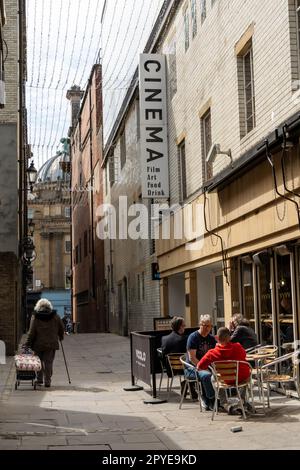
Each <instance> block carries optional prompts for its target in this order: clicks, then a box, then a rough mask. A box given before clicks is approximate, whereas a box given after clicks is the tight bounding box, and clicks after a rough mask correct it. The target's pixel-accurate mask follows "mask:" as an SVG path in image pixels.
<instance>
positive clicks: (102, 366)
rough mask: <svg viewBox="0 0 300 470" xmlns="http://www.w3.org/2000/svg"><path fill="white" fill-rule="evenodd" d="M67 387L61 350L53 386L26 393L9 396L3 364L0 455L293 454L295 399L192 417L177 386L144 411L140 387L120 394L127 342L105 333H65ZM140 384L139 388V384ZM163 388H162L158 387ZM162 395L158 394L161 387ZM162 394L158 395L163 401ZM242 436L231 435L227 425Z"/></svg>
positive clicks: (126, 372) (298, 413)
mask: <svg viewBox="0 0 300 470" xmlns="http://www.w3.org/2000/svg"><path fill="white" fill-rule="evenodd" d="M64 349H65V354H66V357H67V361H68V365H69V371H70V375H71V380H72V383H71V385H69V384H68V379H67V374H66V369H65V365H64V361H63V356H62V353H61V351H58V352H57V355H56V360H55V363H54V376H53V386H52V387H51V389H49V390H46V389H45V388H44V387H41V389H39V390H37V391H34V390H33V389H32V387H31V385H30V382H23V383H22V384H21V385H20V388H19V389H18V390H16V391H15V390H14V366H13V361H12V358H9V363H8V365H7V366H3V365H1V366H0V367H1V378H2V379H4V375H5V374H4V372H3V371H4V370H5V368H6V371H7V372H9V364H11V365H12V367H11V369H10V374H9V376H8V381H7V383H6V386H5V387H3V383H1V386H2V399H1V403H0V422H1V431H0V449H1V450H18V449H19V450H27V449H35V450H43V449H44V450H46V449H48V450H64V449H66V450H99V451H102V450H103V451H104V450H108V451H109V450H139V449H143V450H145V449H147V450H178V449H188V450H195V449H285V450H286V449H299V447H300V445H299V433H300V405H299V401H298V400H294V399H286V398H283V397H281V396H279V395H274V396H272V403H271V406H272V409H271V410H269V411H268V412H267V415H266V416H264V415H263V414H262V411H261V409H260V408H258V412H257V414H256V415H255V416H253V417H251V418H250V419H248V420H247V421H246V422H244V421H242V420H241V418H240V417H239V416H228V415H224V414H220V415H219V416H218V417H216V419H215V421H214V422H211V412H203V413H200V412H199V408H198V404H197V403H196V402H190V401H189V400H186V402H185V403H184V405H183V408H182V409H181V410H179V409H178V405H179V388H175V391H174V393H172V395H171V398H170V401H169V402H168V403H164V404H160V405H145V404H144V403H143V399H145V398H146V397H148V396H149V395H148V394H147V390H148V388H149V387H148V386H147V385H145V390H144V391H140V392H125V391H124V390H123V387H125V386H128V385H129V384H130V354H129V351H130V348H129V340H128V339H126V338H121V337H119V336H115V335H109V334H89V335H87V334H86V335H85V334H82V335H71V336H67V337H66V338H65V341H64ZM141 385H143V384H141ZM164 386H165V384H164ZM164 390H165V389H164ZM164 394H165V392H162V396H164ZM236 425H241V426H242V427H243V431H242V432H239V433H232V432H231V431H230V429H231V428H232V426H236Z"/></svg>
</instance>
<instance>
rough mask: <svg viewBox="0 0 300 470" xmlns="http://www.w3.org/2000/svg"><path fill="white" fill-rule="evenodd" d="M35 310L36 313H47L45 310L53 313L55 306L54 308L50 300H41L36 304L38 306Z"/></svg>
mask: <svg viewBox="0 0 300 470" xmlns="http://www.w3.org/2000/svg"><path fill="white" fill-rule="evenodd" d="M34 310H35V311H36V312H42V311H45V310H47V311H49V312H51V311H52V310H53V306H52V303H51V302H49V300H47V299H40V300H39V301H38V302H37V303H36V305H35V307H34Z"/></svg>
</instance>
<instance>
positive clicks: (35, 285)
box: [28, 152, 71, 317]
mask: <svg viewBox="0 0 300 470" xmlns="http://www.w3.org/2000/svg"><path fill="white" fill-rule="evenodd" d="M65 158H68V156H66V155H65V154H63V153H62V152H58V154H57V155H56V156H55V157H52V158H50V160H48V161H47V162H46V163H44V165H43V166H42V167H41V168H40V170H39V172H38V174H37V182H36V184H35V186H34V190H33V193H32V195H31V196H30V200H29V201H28V219H29V229H31V228H32V231H33V242H34V246H35V251H36V255H37V256H36V259H35V261H34V262H33V282H32V286H30V289H29V292H30V293H35V294H37V293H40V294H41V296H43V297H46V298H48V299H49V300H50V301H51V303H52V304H53V307H54V309H56V310H57V312H58V314H59V315H60V316H61V317H62V316H63V315H64V313H65V312H66V310H68V311H70V310H71V191H70V174H68V173H64V172H63V171H62V164H63V162H64V160H65Z"/></svg>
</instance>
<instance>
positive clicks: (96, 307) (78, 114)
mask: <svg viewBox="0 0 300 470" xmlns="http://www.w3.org/2000/svg"><path fill="white" fill-rule="evenodd" d="M101 74H102V70H101V65H100V64H96V65H94V67H93V69H92V71H91V74H90V77H89V81H88V85H87V89H86V91H85V93H84V94H83V92H81V91H80V89H78V87H76V86H73V87H72V88H71V89H70V90H69V91H68V94H67V98H68V99H69V100H70V102H71V116H72V124H71V128H70V137H71V165H72V260H73V263H72V275H73V314H74V320H75V321H76V322H78V323H79V324H80V327H79V328H80V330H79V331H80V332H82V333H93V332H102V331H106V329H107V318H106V307H105V282H104V252H103V241H102V240H100V239H99V238H98V237H97V234H96V229H97V209H98V207H99V206H100V205H101V204H102V202H103V185H102V180H103V178H102V168H101V162H102V133H103V127H102V83H101V82H102V75H101ZM81 98H83V99H82V103H81V106H80V101H81Z"/></svg>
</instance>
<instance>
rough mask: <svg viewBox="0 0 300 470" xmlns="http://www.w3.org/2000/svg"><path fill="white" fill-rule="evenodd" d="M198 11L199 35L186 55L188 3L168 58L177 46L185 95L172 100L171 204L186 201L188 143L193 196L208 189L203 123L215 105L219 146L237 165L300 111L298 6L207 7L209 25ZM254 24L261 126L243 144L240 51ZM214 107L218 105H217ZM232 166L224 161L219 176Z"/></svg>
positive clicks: (278, 1)
mask: <svg viewBox="0 0 300 470" xmlns="http://www.w3.org/2000/svg"><path fill="white" fill-rule="evenodd" d="M196 4H197V29H198V31H197V34H196V36H195V37H194V38H193V39H192V27H191V24H190V28H189V35H190V46H189V49H188V50H187V52H185V37H184V11H185V9H186V8H188V9H189V13H190V14H189V17H190V21H191V11H190V5H191V2H189V1H185V2H182V3H181V8H180V9H179V10H178V12H177V14H176V16H175V18H174V20H173V22H172V24H171V26H170V27H169V30H168V33H167V36H166V37H165V39H164V41H163V43H162V48H161V50H162V52H164V53H166V54H168V53H169V50H170V44H171V43H172V42H174V40H175V42H176V67H177V88H178V90H177V93H176V94H175V96H174V97H173V99H172V100H169V126H170V128H169V140H170V184H171V202H177V201H178V198H179V175H178V156H177V144H178V141H180V139H181V138H182V137H183V136H184V137H185V139H186V176H187V192H188V195H192V194H193V193H194V192H196V191H198V190H199V189H200V188H201V186H202V142H201V128H200V117H201V115H202V114H203V112H204V111H205V110H206V109H207V107H209V106H210V108H211V118H212V142H213V143H218V144H220V145H221V149H222V150H228V149H231V151H232V156H233V159H237V158H238V157H240V156H241V155H243V154H244V153H245V152H246V151H248V150H249V149H251V148H252V147H255V145H256V144H258V143H260V142H262V141H263V139H264V137H265V136H267V135H268V134H269V133H270V132H272V131H274V130H275V128H276V127H277V126H279V125H280V124H281V123H283V122H284V121H285V120H286V119H287V118H288V117H289V116H291V115H293V114H294V113H296V112H297V111H299V103H297V101H296V100H295V93H294V92H293V91H292V82H293V80H294V79H296V78H297V75H298V51H297V33H296V15H295V1H294V0H263V1H261V0H216V1H215V2H211V1H210V0H207V1H206V12H207V17H206V19H205V20H204V22H203V24H201V18H200V2H196ZM251 24H253V25H254V34H253V37H252V42H253V64H254V87H255V106H256V127H255V129H254V130H253V131H251V132H250V133H249V134H247V135H246V136H245V137H244V138H243V139H241V138H240V117H239V103H238V83H237V82H238V74H237V56H236V52H235V45H236V43H237V42H238V41H239V40H240V39H241V37H242V36H243V35H244V33H245V32H246V31H247V29H248V28H249V27H250V26H251ZM209 103H210V104H209ZM229 163H230V160H229V159H228V158H227V157H226V156H221V155H220V156H218V157H217V159H216V161H215V165H214V175H216V174H217V173H218V172H219V171H220V170H221V169H223V168H224V166H226V165H228V164H229Z"/></svg>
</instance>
